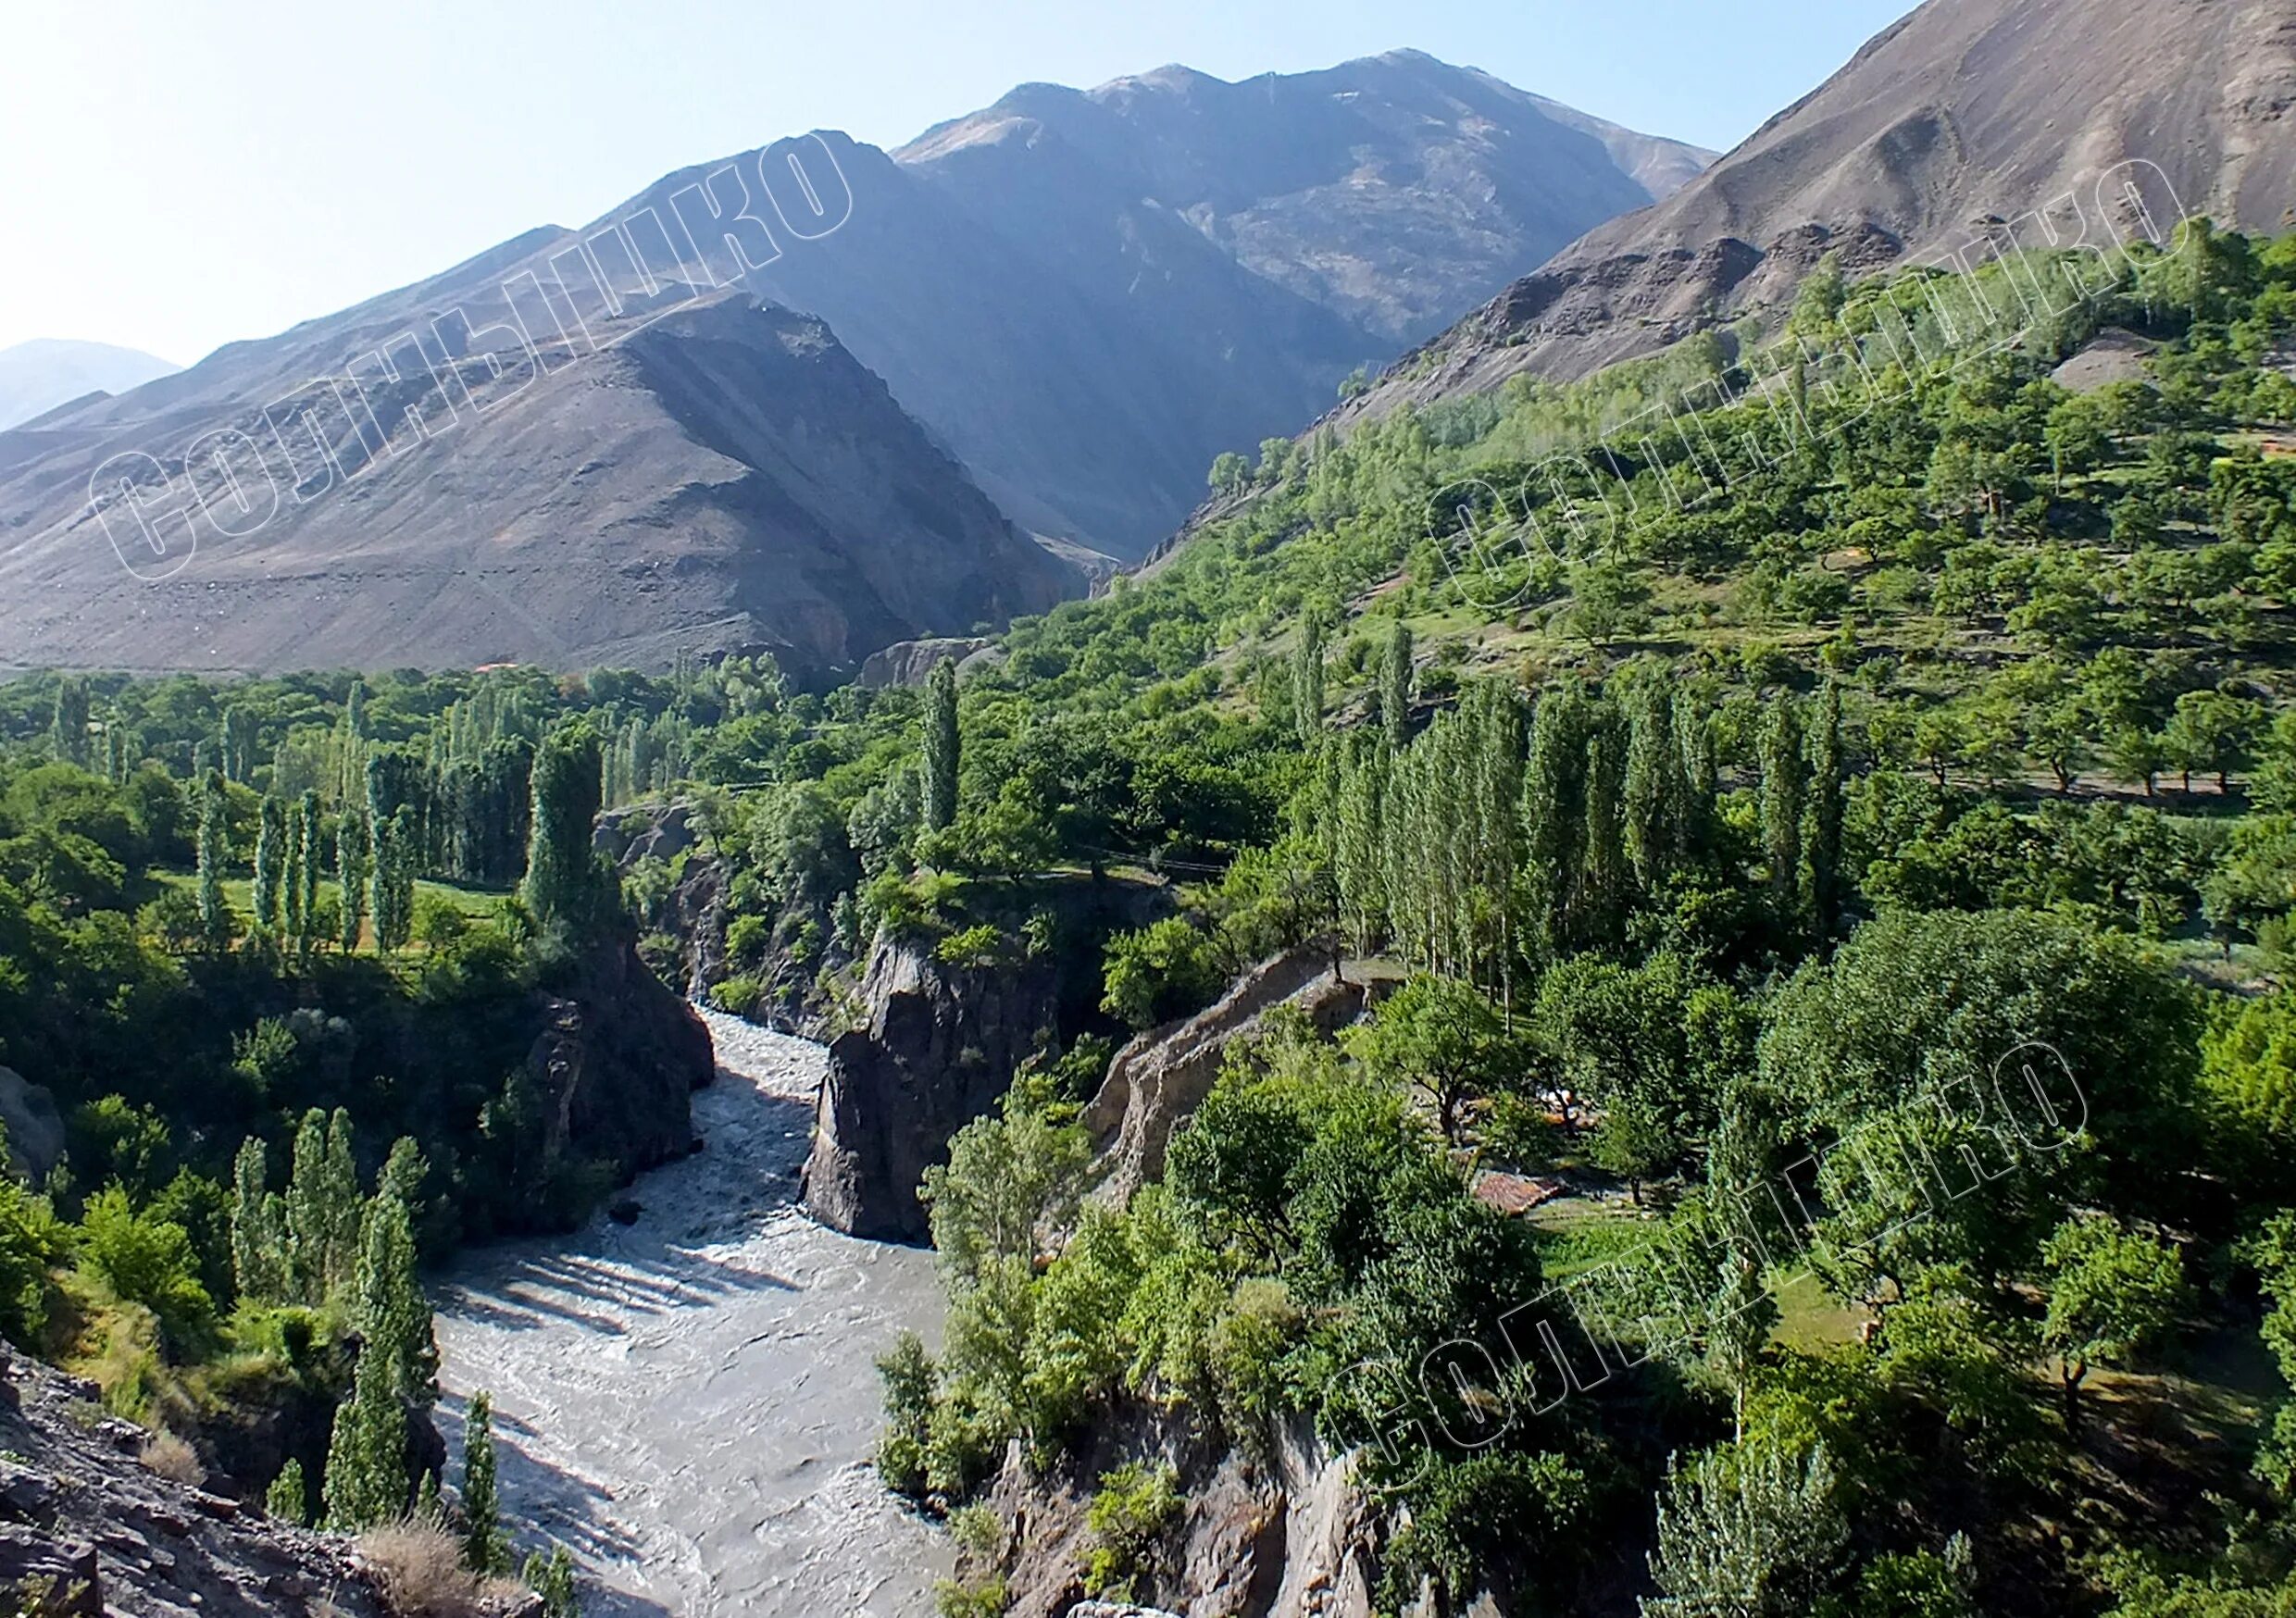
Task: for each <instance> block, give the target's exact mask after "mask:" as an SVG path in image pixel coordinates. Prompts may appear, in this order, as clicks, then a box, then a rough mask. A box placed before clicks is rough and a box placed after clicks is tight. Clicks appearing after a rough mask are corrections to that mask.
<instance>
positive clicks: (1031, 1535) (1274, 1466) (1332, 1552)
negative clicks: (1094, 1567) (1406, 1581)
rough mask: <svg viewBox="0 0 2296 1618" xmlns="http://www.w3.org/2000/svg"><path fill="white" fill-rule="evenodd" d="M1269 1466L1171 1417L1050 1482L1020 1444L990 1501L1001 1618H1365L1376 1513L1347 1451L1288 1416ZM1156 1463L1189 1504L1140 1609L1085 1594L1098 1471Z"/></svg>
mask: <svg viewBox="0 0 2296 1618" xmlns="http://www.w3.org/2000/svg"><path fill="white" fill-rule="evenodd" d="M1267 1448H1268V1451H1269V1452H1268V1453H1267V1456H1266V1458H1265V1459H1254V1458H1252V1457H1250V1456H1248V1455H1246V1454H1245V1453H1243V1452H1242V1451H1241V1450H1227V1449H1223V1448H1219V1447H1217V1446H1213V1445H1208V1444H1206V1443H1205V1442H1204V1439H1203V1438H1200V1437H1196V1436H1192V1435H1190V1434H1188V1433H1187V1432H1185V1431H1184V1430H1182V1429H1181V1428H1180V1427H1179V1425H1177V1424H1176V1423H1174V1422H1173V1421H1172V1420H1171V1419H1170V1418H1168V1417H1157V1416H1154V1415H1150V1414H1146V1413H1134V1414H1133V1416H1132V1418H1131V1419H1129V1420H1123V1421H1118V1422H1116V1423H1113V1424H1111V1425H1108V1426H1107V1427H1105V1428H1104V1429H1103V1430H1102V1431H1101V1433H1100V1434H1099V1436H1098V1437H1097V1438H1095V1439H1094V1440H1092V1442H1090V1443H1089V1444H1088V1445H1087V1446H1086V1447H1085V1448H1084V1450H1081V1451H1079V1452H1078V1453H1076V1454H1073V1455H1072V1456H1070V1457H1068V1458H1067V1459H1066V1460H1064V1462H1062V1464H1061V1466H1060V1468H1059V1469H1058V1470H1057V1471H1055V1472H1054V1473H1052V1474H1048V1475H1046V1474H1037V1473H1034V1472H1032V1471H1031V1470H1030V1469H1029V1466H1028V1465H1027V1463H1026V1462H1025V1461H1024V1460H1023V1459H1022V1456H1021V1453H1020V1451H1019V1449H1018V1447H1017V1446H1016V1447H1015V1448H1014V1449H1013V1450H1012V1451H1011V1452H1010V1453H1008V1454H1007V1456H1006V1458H1005V1467H1004V1470H1003V1471H1002V1472H1001V1473H1000V1474H999V1475H998V1477H997V1481H996V1484H995V1487H993V1488H992V1490H991V1492H990V1496H989V1500H990V1504H991V1506H992V1508H993V1509H994V1510H995V1512H996V1514H997V1518H998V1520H999V1521H1000V1522H1002V1523H1004V1524H1005V1526H1006V1533H1005V1544H1004V1545H1003V1546H1002V1547H1000V1548H999V1550H997V1552H996V1553H995V1554H994V1556H993V1557H992V1559H988V1560H992V1561H993V1562H994V1563H995V1566H994V1567H993V1568H988V1567H980V1568H968V1569H967V1570H965V1571H966V1572H967V1573H971V1574H979V1573H983V1572H991V1571H993V1572H995V1573H997V1574H1000V1575H1001V1576H1002V1577H1003V1578H1004V1579H1005V1587H1006V1591H1007V1605H1006V1608H1005V1612H1006V1613H1007V1614H1008V1615H1009V1618H1111V1615H1116V1614H1129V1613H1133V1612H1142V1613H1158V1612H1173V1613H1184V1614H1186V1615H1187V1618H1370V1613H1371V1611H1372V1606H1371V1591H1372V1587H1373V1584H1374V1582H1375V1578H1376V1574H1377V1566H1376V1557H1377V1554H1378V1550H1379V1545H1380V1544H1381V1543H1382V1541H1383V1538H1384V1535H1385V1531H1386V1524H1385V1514H1384V1512H1381V1511H1380V1510H1379V1507H1378V1506H1377V1505H1376V1504H1375V1503H1374V1502H1373V1501H1372V1500H1371V1499H1370V1497H1369V1496H1368V1495H1366V1492H1365V1491H1364V1490H1363V1489H1362V1488H1361V1487H1359V1486H1358V1485H1357V1483H1356V1481H1355V1457H1354V1454H1353V1453H1334V1452H1333V1451H1332V1450H1329V1448H1328V1447H1326V1446H1325V1445H1324V1444H1323V1443H1322V1442H1321V1441H1320V1440H1319V1439H1317V1438H1316V1435H1315V1431H1314V1427H1313V1424H1311V1423H1309V1422H1308V1421H1306V1420H1305V1419H1304V1418H1297V1419H1294V1420H1293V1421H1292V1422H1291V1423H1289V1424H1287V1425H1285V1426H1284V1427H1283V1428H1282V1429H1281V1430H1279V1431H1278V1432H1276V1433H1275V1434H1273V1435H1271V1442H1270V1444H1269V1445H1268V1447H1267ZM1128 1461H1146V1462H1151V1463H1154V1462H1159V1461H1160V1462H1166V1463H1168V1464H1169V1465H1171V1466H1172V1467H1173V1468H1174V1469H1175V1470H1176V1471H1177V1472H1178V1473H1179V1487H1180V1491H1181V1493H1182V1495H1183V1496H1184V1497H1185V1498H1186V1500H1187V1502H1188V1503H1187V1507H1186V1509H1185V1512H1183V1514H1182V1515H1181V1517H1180V1519H1179V1523H1178V1525H1176V1526H1175V1527H1174V1529H1173V1531H1172V1532H1171V1534H1170V1535H1169V1536H1167V1539H1166V1541H1165V1543H1164V1546H1163V1547H1162V1550H1161V1551H1160V1554H1159V1556H1158V1558H1157V1560H1156V1561H1155V1563H1154V1565H1153V1566H1152V1567H1149V1568H1146V1569H1143V1570H1141V1572H1140V1574H1138V1575H1137V1577H1136V1581H1135V1593H1136V1594H1138V1595H1139V1596H1140V1597H1141V1598H1142V1600H1143V1601H1144V1602H1145V1603H1146V1604H1145V1605H1143V1606H1142V1607H1138V1608H1134V1607H1127V1606H1120V1605H1109V1604H1103V1603H1101V1602H1098V1601H1094V1600H1092V1599H1090V1595H1089V1592H1088V1591H1087V1589H1086V1583H1085V1570H1086V1567H1087V1565H1088V1563H1089V1562H1090V1560H1091V1556H1092V1549H1093V1545H1094V1537H1093V1535H1092V1532H1091V1530H1090V1528H1089V1527H1088V1526H1087V1524H1086V1513H1087V1512H1088V1511H1089V1510H1090V1509H1091V1505H1092V1492H1093V1486H1094V1484H1095V1481H1096V1480H1097V1479H1098V1478H1099V1476H1100V1475H1101V1474H1102V1473H1104V1472H1105V1471H1107V1470H1108V1469H1110V1468H1112V1467H1114V1466H1117V1465H1119V1464H1122V1463H1124V1462H1128Z"/></svg>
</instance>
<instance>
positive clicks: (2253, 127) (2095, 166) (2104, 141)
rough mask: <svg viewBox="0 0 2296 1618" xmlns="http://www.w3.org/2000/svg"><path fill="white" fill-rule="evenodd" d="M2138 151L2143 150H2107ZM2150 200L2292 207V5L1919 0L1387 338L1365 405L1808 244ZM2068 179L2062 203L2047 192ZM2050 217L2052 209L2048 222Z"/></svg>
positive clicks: (1653, 307) (1558, 359)
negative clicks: (1487, 297) (1392, 362)
mask: <svg viewBox="0 0 2296 1618" xmlns="http://www.w3.org/2000/svg"><path fill="white" fill-rule="evenodd" d="M2131 163H2138V164H2145V165H2153V166H2156V169H2157V171H2155V170H2154V169H2147V168H2139V169H2128V168H2125V167H2124V166H2126V165H2128V164H2131ZM2129 180H2137V181H2140V187H2139V189H2140V194H2141V195H2142V196H2143V197H2144V200H2145V202H2146V203H2147V205H2149V206H2151V207H2153V208H2154V209H2155V210H2159V209H2162V208H2163V207H2164V206H2165V205H2167V199H2168V198H2169V196H2170V195H2171V194H2172V193H2173V196H2174V198H2175V199H2176V200H2177V202H2179V203H2181V205H2182V206H2183V207H2184V208H2185V209H2186V210H2187V211H2189V212H2190V213H2193V214H2208V215H2212V216H2213V217H2214V218H2216V219H2217V220H2218V221H2219V222H2220V223H2223V224H2226V225H2234V224H2237V225H2240V226H2241V227H2244V228H2248V229H2252V230H2280V229H2284V228H2286V227H2287V226H2288V225H2289V224H2290V223H2292V222H2296V9H2291V8H2290V6H2288V5H2287V4H2286V0H1929V4H1928V5H1926V6H1922V7H1921V8H1920V9H1919V10H1917V11H1915V12H1914V13H1913V14H1912V15H1911V16H1910V17H1907V18H1906V19H1903V21H1901V22H1899V23H1897V24H1895V25H1894V26H1892V27H1891V28H1890V29H1888V30H1887V31H1884V32H1883V33H1882V34H1880V35H1879V36H1878V37H1877V38H1876V39H1875V40H1873V41H1872V42H1871V43H1869V44H1867V45H1866V47H1865V49H1863V50H1862V51H1860V52H1859V53H1858V55H1857V56H1856V57H1855V59H1853V61H1852V62H1851V63H1850V64H1849V65H1848V66H1847V67H1845V68H1843V69H1842V70H1841V72H1840V73H1838V74H1836V75H1835V76H1834V77H1833V78H1832V79H1830V80H1828V81H1827V82H1826V83H1825V84H1824V85H1822V86H1821V87H1819V88H1818V89H1817V90H1816V92H1814V93H1811V94H1810V95H1808V96H1806V97H1805V98H1803V100H1802V101H1800V102H1798V103H1796V104H1795V105H1794V106H1791V107H1789V108H1787V109H1786V110H1785V111H1783V112H1781V113H1779V114H1778V116H1777V117H1776V118H1772V119H1771V120H1770V121H1769V122H1768V123H1767V124H1766V125H1764V126H1763V128H1762V129H1761V130H1759V131H1756V132H1755V134H1754V135H1753V138H1752V139H1750V140H1748V141H1747V142H1746V143H1744V144H1742V145H1741V146H1740V147H1739V148H1738V149H1737V150H1735V151H1733V152H1731V153H1730V154H1729V155H1728V156H1726V157H1724V158H1723V159H1722V160H1721V161H1720V162H1718V163H1716V165H1715V166H1714V167H1713V168H1710V169H1708V170H1707V171H1706V172H1705V173H1704V174H1703V175H1701V176H1700V177H1699V178H1698V179H1696V180H1692V181H1691V183H1689V184H1687V185H1685V186H1684V187H1683V188H1682V189H1681V190H1679V191H1678V192H1677V193H1675V194H1674V195H1673V196H1672V197H1670V198H1668V199H1667V200H1666V201H1665V202H1663V203H1661V204H1659V205H1657V206H1655V207H1652V208H1649V209H1646V210H1644V211H1643V212H1641V213H1639V214H1634V215H1631V216H1628V217H1627V218H1621V219H1617V220H1615V221H1613V222H1611V223H1609V224H1606V225H1603V226H1602V227H1600V228H1598V229H1596V230H1593V231H1591V232H1590V233H1589V234H1588V235H1587V236H1586V237H1584V238H1583V239H1582V240H1580V241H1579V242H1577V243H1573V244H1572V245H1571V246H1570V247H1569V248H1567V249H1566V250H1565V251H1564V252H1562V253H1561V254H1559V255H1556V256H1555V257H1554V259H1553V260H1552V261H1551V262H1549V263H1548V264H1546V265H1545V266H1543V267H1542V268H1540V269H1539V271H1538V272H1537V273H1536V274H1533V275H1530V276H1527V277H1525V278H1524V279H1522V280H1518V281H1516V282H1515V283H1514V284H1513V285H1512V286H1510V287H1508V288H1507V289H1506V291H1504V292H1502V293H1501V294H1500V295H1499V296H1498V297H1496V298H1494V299H1493V300H1491V302H1490V303H1489V304H1487V305H1485V306H1484V307H1482V308H1481V309H1479V310H1478V311H1476V312H1475V313H1474V314H1473V315H1471V316H1469V317H1467V318H1466V319H1465V320H1463V321H1461V322H1460V323H1459V324H1458V325H1457V326H1455V327H1454V328H1453V329H1452V330H1449V331H1447V332H1445V333H1444V334H1443V335H1442V336H1441V337H1439V338H1437V339H1436V340H1435V341H1433V342H1430V343H1429V344H1427V345H1426V346H1425V347H1424V348H1423V349H1421V350H1420V351H1418V352H1416V353H1415V354H1413V355H1407V356H1405V358H1404V360H1403V361H1402V362H1400V363H1399V364H1398V365H1397V366H1396V367H1395V368H1394V371H1393V373H1392V375H1391V377H1390V378H1389V379H1388V380H1386V381H1385V382H1384V383H1383V384H1382V385H1381V386H1380V387H1379V388H1378V389H1376V390H1375V391H1374V392H1373V393H1372V394H1371V395H1369V396H1367V397H1366V399H1364V400H1363V401H1362V402H1361V403H1360V404H1359V405H1358V406H1357V408H1358V409H1359V410H1368V411H1374V412H1379V411H1385V410H1387V409H1390V408H1392V407H1393V406H1394V405H1395V404H1399V403H1401V402H1403V401H1404V400H1407V399H1408V400H1417V401H1421V402H1425V401H1428V400H1431V399H1435V398H1441V397H1445V396H1449V395H1453V394H1457V393H1462V392H1480V391H1482V390H1485V389H1488V388H1491V387H1493V386H1496V385H1497V384H1498V383H1499V382H1501V381H1504V380H1505V379H1506V378H1507V377H1509V376H1512V375H1514V374H1516V372H1519V371H1530V372H1534V373H1536V374H1539V375H1543V376H1557V377H1569V376H1579V375H1584V374H1585V373H1587V372H1589V371H1591V370H1594V369H1597V368H1599V367H1602V366H1604V365H1607V364H1610V363H1613V362H1615V361H1616V360H1620V359H1625V358H1628V357H1631V356H1633V355H1639V354H1644V353H1648V352H1650V351H1652V350H1653V349H1655V348H1657V347H1660V346H1662V345H1664V344H1665V343H1666V342H1672V341H1674V340H1676V339H1678V338H1679V337H1681V336H1683V335H1685V334H1686V333H1687V332H1689V331H1690V330H1694V329H1695V328H1696V327H1698V326H1699V325H1701V324H1703V323H1706V322H1709V321H1711V320H1713V319H1715V318H1716V317H1721V316H1727V315H1728V314H1729V313H1731V312H1734V311H1737V310H1741V309H1744V308H1747V307H1755V306H1761V305H1771V304H1776V303H1778V301H1780V300H1781V299H1783V298H1785V297H1788V296H1790V295H1791V292H1792V289H1793V287H1794V285H1795V283H1796V282H1797V281H1798V280H1800V278H1801V277H1802V276H1803V273H1804V272H1806V271H1807V270H1808V268H1810V267H1811V265H1813V264H1814V263H1815V262H1816V260H1817V258H1818V257H1819V256H1820V255H1822V254H1824V253H1825V252H1827V251H1828V250H1829V249H1831V250H1839V251H1840V252H1841V254H1842V255H1843V259H1844V261H1845V263H1846V264H1847V265H1848V266H1849V267H1850V268H1853V269H1857V268H1873V267H1876V266H1878V265H1880V264H1884V263H1887V262H1890V261H1892V260H1896V259H1900V258H1906V257H1912V258H1916V259H1918V258H1920V257H1922V256H1923V255H1932V254H1934V255H1939V257H1938V261H1939V262H1942V261H1943V255H1945V254H1947V253H1951V252H1953V251H1956V250H1959V249H1961V248H1962V247H1964V246H1965V244H1967V243H1978V242H1982V241H1984V240H1985V238H1986V236H1987V234H1988V232H1989V231H1991V230H1996V229H1998V228H1999V227H2000V226H2002V225H2003V224H2004V223H2020V222H2021V225H2022V228H2020V229H2018V230H2016V232H2015V234H2016V236H2017V239H2018V242H2019V243H2020V244H2021V245H2027V246H2040V245H2044V244H2047V241H2048V232H2047V231H2046V230H2043V229H2042V228H2040V225H2039V223H2038V221H2036V220H2034V219H2033V218H2032V216H2034V215H2035V213H2036V211H2037V210H2043V209H2053V208H2055V211H2054V212H2053V218H2052V223H2053V225H2054V226H2055V227H2056V228H2057V229H2058V230H2062V231H2064V233H2065V239H2066V240H2068V241H2069V240H2072V239H2074V238H2076V237H2077V236H2078V230H2079V221H2080V218H2083V217H2085V218H2086V219H2087V222H2088V224H2089V226H2090V230H2091V236H2092V238H2093V237H2095V236H2098V235H2103V234H2106V233H2107V232H2108V231H2109V230H2117V231H2118V233H2119V236H2120V238H2121V239H2127V237H2128V233H2129V231H2130V230H2131V229H2132V227H2133V226H2134V224H2135V221H2134V220H2132V219H2130V218H2127V217H2126V216H2125V215H2124V217H2121V218H2105V217H2104V215H2105V213H2106V212H2107V211H2108V210H2115V209H2122V208H2125V206H2126V204H2127V201H2128V192H2127V182H2128V181H2129ZM2067 198H2071V199H2073V200H2074V202H2075V203H2077V205H2078V209H2079V215H2078V216H2076V215H2075V214H2074V213H2072V211H2071V210H2070V209H2069V208H2064V207H2062V206H2058V205H2062V204H2063V203H2064V201H2065V199H2067ZM2068 226H2069V227H2070V229H2067V227H2068Z"/></svg>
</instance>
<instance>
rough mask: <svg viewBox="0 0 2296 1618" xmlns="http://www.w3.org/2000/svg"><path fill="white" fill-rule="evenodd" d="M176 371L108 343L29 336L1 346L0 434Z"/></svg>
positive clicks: (162, 362)
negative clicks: (99, 395) (81, 401)
mask: <svg viewBox="0 0 2296 1618" xmlns="http://www.w3.org/2000/svg"><path fill="white" fill-rule="evenodd" d="M177 368H178V367H175V366H172V365H170V364H168V362H167V361H166V360H164V359H161V358H160V357H159V356H158V355H150V354H144V353H143V352H142V351H141V350H138V349H133V348H114V347H113V346H112V345H111V344H110V343H108V342H66V341H63V340H61V339H57V338H53V337H40V338H34V339H33V340H32V341H31V342H19V343H18V344H17V345H16V346H15V347H14V348H0V431H6V429H9V428H11V427H15V426H17V425H19V423H22V422H26V421H30V420H31V419H32V418H33V417H36V416H41V415H44V414H45V413H46V412H48V411H50V410H53V409H55V408H56V406H57V405H58V404H70V403H71V402H72V401H73V400H75V399H83V398H85V397H87V395H89V394H90V393H99V392H100V393H124V392H127V391H128V390H129V389H130V388H140V387H142V386H143V385H144V383H145V382H148V381H150V380H153V379H154V378H155V377H164V376H167V375H168V374H169V373H170V372H172V371H174V370H176V369H177Z"/></svg>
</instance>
